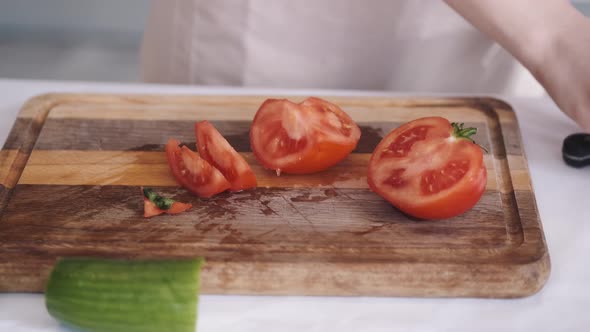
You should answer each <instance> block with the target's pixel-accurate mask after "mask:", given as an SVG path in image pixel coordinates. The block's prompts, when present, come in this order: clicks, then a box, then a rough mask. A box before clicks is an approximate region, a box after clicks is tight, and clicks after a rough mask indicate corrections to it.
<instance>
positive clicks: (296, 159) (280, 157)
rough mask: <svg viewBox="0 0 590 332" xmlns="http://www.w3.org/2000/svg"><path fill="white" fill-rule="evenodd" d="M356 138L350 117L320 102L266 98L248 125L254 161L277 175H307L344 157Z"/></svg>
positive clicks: (354, 127)
mask: <svg viewBox="0 0 590 332" xmlns="http://www.w3.org/2000/svg"><path fill="white" fill-rule="evenodd" d="M360 136H361V130H360V128H359V127H358V126H357V124H356V123H355V122H354V121H353V120H352V119H351V118H350V116H349V115H348V114H346V113H345V112H344V111H343V110H342V109H341V108H340V107H338V106H337V105H335V104H332V103H330V102H328V101H325V100H323V99H320V98H315V97H310V98H307V99H306V100H304V101H303V102H301V103H298V104H297V103H293V102H291V101H289V100H287V99H267V100H266V101H265V102H264V103H263V104H262V105H261V106H260V108H259V109H258V111H257V112H256V116H255V117H254V121H253V122H252V127H251V130H250V145H251V146H252V151H253V152H254V155H255V156H256V159H257V160H258V161H259V162H260V163H261V164H262V165H263V166H264V167H265V168H268V169H272V170H275V171H276V172H277V174H280V173H281V172H283V173H291V174H309V173H314V172H319V171H322V170H325V169H327V168H329V167H331V166H333V165H335V164H337V163H338V162H340V161H341V160H342V159H344V158H346V157H347V156H348V155H349V154H350V153H351V152H352V150H354V148H355V147H356V145H357V143H358V141H359V139H360Z"/></svg>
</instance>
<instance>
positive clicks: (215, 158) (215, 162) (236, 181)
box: [195, 121, 256, 191]
mask: <svg viewBox="0 0 590 332" xmlns="http://www.w3.org/2000/svg"><path fill="white" fill-rule="evenodd" d="M195 136H196V137H197V148H198V150H199V155H200V156H201V158H203V159H205V160H206V161H208V162H209V163H210V164H211V165H212V166H214V167H215V168H217V169H218V170H219V171H221V173H222V174H223V176H225V178H226V179H227V181H229V183H230V184H231V188H230V189H231V190H232V191H241V190H244V189H249V188H254V187H256V176H255V175H254V172H253V171H252V168H250V165H248V162H246V160H245V159H244V157H242V156H241V155H240V154H239V153H237V152H236V150H234V148H233V147H232V146H231V145H230V144H229V142H228V141H227V140H226V139H225V138H224V137H223V136H222V135H221V134H220V133H219V131H217V129H215V127H214V126H213V125H212V124H211V123H209V121H201V122H199V123H197V124H195Z"/></svg>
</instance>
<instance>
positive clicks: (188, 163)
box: [166, 139, 230, 198]
mask: <svg viewBox="0 0 590 332" xmlns="http://www.w3.org/2000/svg"><path fill="white" fill-rule="evenodd" d="M166 156H167V158H168V166H170V170H171V172H172V175H173V176H174V178H175V179H176V182H178V184H179V185H181V186H183V187H184V188H186V189H188V190H189V191H190V192H192V193H194V194H196V195H197V196H200V197H205V198H207V197H211V196H213V195H216V194H219V193H221V192H223V191H225V190H227V189H229V188H230V183H229V182H228V181H227V180H226V179H225V177H224V176H223V174H221V172H220V171H219V170H217V169H216V168H215V167H213V166H211V164H209V163H208V162H207V161H206V160H205V159H203V158H201V157H200V156H199V155H198V154H197V153H195V152H193V151H191V150H190V149H189V148H187V147H186V146H182V148H181V147H180V142H179V141H177V140H175V139H170V140H168V143H167V144H166Z"/></svg>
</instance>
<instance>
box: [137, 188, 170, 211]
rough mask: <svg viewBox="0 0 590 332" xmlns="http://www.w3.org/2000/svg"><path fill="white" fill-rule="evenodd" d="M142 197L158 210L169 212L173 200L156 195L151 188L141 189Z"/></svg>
mask: <svg viewBox="0 0 590 332" xmlns="http://www.w3.org/2000/svg"><path fill="white" fill-rule="evenodd" d="M143 196H145V198H147V199H149V200H150V201H151V202H152V203H154V204H155V205H156V206H157V207H158V209H160V210H169V209H170V208H171V207H172V205H173V204H174V203H176V201H175V200H173V199H171V198H166V197H163V196H160V195H158V194H157V193H156V192H155V191H154V190H152V188H143Z"/></svg>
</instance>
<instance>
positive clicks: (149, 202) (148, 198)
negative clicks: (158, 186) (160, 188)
mask: <svg viewBox="0 0 590 332" xmlns="http://www.w3.org/2000/svg"><path fill="white" fill-rule="evenodd" d="M141 192H142V194H143V216H144V217H145V218H150V217H154V216H158V215H161V214H164V213H167V214H178V213H182V212H184V211H186V210H188V209H190V208H192V207H193V205H192V204H187V203H181V202H176V201H174V200H173V199H170V198H166V197H162V196H160V195H158V194H157V193H156V192H154V191H153V190H152V189H151V188H141Z"/></svg>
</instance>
